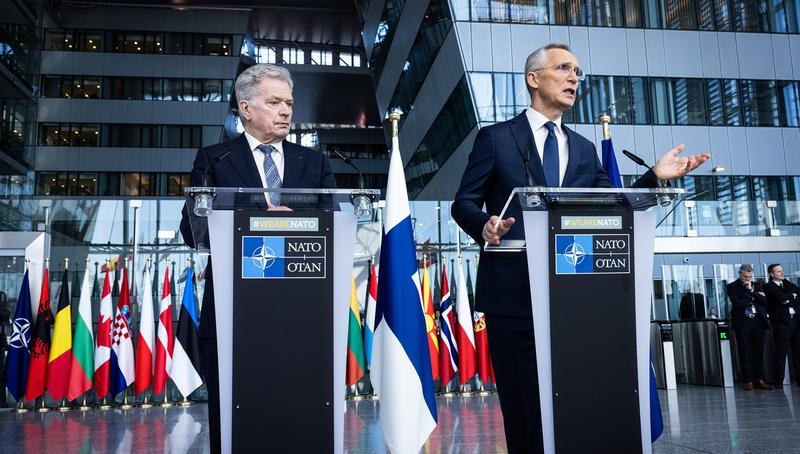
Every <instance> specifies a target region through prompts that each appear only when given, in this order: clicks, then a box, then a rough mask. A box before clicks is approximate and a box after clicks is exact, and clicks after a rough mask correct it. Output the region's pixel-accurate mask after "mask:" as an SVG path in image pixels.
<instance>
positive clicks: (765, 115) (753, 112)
mask: <svg viewBox="0 0 800 454" xmlns="http://www.w3.org/2000/svg"><path fill="white" fill-rule="evenodd" d="M740 83H741V93H742V113H743V114H744V125H745V126H778V125H779V124H780V123H779V121H778V97H777V92H776V91H775V81H774V80H741V81H740Z"/></svg>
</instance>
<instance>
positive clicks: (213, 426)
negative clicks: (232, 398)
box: [200, 337, 222, 454]
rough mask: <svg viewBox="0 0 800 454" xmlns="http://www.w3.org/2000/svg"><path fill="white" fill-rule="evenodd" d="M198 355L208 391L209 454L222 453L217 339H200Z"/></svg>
mask: <svg viewBox="0 0 800 454" xmlns="http://www.w3.org/2000/svg"><path fill="white" fill-rule="evenodd" d="M200 353H201V354H202V355H203V368H204V370H205V375H206V377H205V378H206V389H207V390H208V432H209V440H210V445H211V453H212V454H217V453H220V452H222V445H221V442H220V425H219V361H218V360H217V338H216V337H201V338H200Z"/></svg>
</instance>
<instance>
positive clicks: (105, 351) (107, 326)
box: [93, 267, 114, 399]
mask: <svg viewBox="0 0 800 454" xmlns="http://www.w3.org/2000/svg"><path fill="white" fill-rule="evenodd" d="M105 274H106V276H105V278H104V279H103V293H102V297H101V298H100V315H99V317H97V344H96V345H95V351H94V380H93V381H94V392H95V394H97V397H98V398H99V399H102V398H103V397H105V396H106V395H108V393H109V392H110V389H109V385H110V383H111V382H110V377H111V335H112V325H113V323H112V320H113V319H114V306H113V304H112V303H111V278H110V276H109V274H110V271H109V270H108V267H106V268H105Z"/></svg>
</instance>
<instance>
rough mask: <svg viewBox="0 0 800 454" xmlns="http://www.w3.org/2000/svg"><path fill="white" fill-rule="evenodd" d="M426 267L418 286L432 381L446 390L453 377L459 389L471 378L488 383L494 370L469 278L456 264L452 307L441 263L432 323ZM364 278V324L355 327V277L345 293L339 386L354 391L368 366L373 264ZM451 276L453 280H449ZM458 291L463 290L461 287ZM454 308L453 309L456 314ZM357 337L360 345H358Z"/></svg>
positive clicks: (357, 316) (373, 297)
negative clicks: (346, 318)
mask: <svg viewBox="0 0 800 454" xmlns="http://www.w3.org/2000/svg"><path fill="white" fill-rule="evenodd" d="M427 265H428V264H427V262H426V261H425V260H423V263H422V272H421V279H420V280H421V283H422V289H421V291H422V296H423V310H424V314H425V328H426V333H427V343H428V351H429V355H430V360H431V374H432V377H433V380H434V381H436V380H439V382H440V385H441V388H442V389H443V390H446V388H447V386H448V385H449V384H450V382H451V381H452V380H453V378H454V377H455V376H456V372H458V383H459V384H460V385H465V384H466V383H467V382H469V381H470V380H471V379H472V378H473V377H474V376H475V375H476V374H477V375H478V377H479V378H480V380H481V383H482V384H487V383H489V381H490V380H491V381H492V382H494V381H495V380H494V370H493V369H492V364H491V359H490V356H489V341H488V337H487V334H486V318H485V316H484V314H483V313H482V312H477V311H473V310H472V309H471V307H472V306H474V304H472V295H473V292H472V291H471V287H472V283H471V278H470V277H469V271H468V272H467V277H466V278H464V272H463V269H462V267H461V265H460V264H459V267H458V270H459V279H458V282H459V284H458V285H459V291H458V292H457V293H456V294H457V295H461V296H459V297H458V298H457V299H458V303H457V304H453V302H452V299H451V294H450V289H449V287H450V285H449V283H448V278H447V268H446V266H445V265H444V264H442V276H441V291H440V298H441V299H440V314H439V318H438V319H437V318H436V314H435V312H434V301H433V291H432V288H431V279H430V275H429V273H428V266H427ZM368 273H369V274H368V277H367V296H366V305H365V319H366V320H365V323H364V324H363V328H362V323H361V316H360V315H361V314H360V312H359V304H358V296H357V293H358V292H357V290H356V280H355V277H354V278H353V280H352V285H351V291H350V311H349V322H348V340H347V367H346V378H345V384H346V386H348V387H351V386H355V385H356V383H357V382H358V381H359V380H361V379H362V378H363V377H364V376H365V375H366V374H367V371H368V370H369V369H370V368H371V362H372V337H373V331H374V320H375V315H374V314H375V306H376V303H377V298H376V297H377V288H378V277H377V273H376V271H375V264H374V263H370V266H369V268H368ZM454 278H455V275H454V276H453V279H454ZM461 287H463V288H461ZM456 307H457V309H456ZM362 338H363V342H362Z"/></svg>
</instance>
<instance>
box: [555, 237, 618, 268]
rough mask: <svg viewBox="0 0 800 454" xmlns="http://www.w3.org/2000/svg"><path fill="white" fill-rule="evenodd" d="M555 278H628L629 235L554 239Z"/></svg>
mask: <svg viewBox="0 0 800 454" xmlns="http://www.w3.org/2000/svg"><path fill="white" fill-rule="evenodd" d="M555 248H556V250H555V256H556V274H630V272H631V268H630V262H631V260H630V255H631V254H630V236H629V235H628V234H594V235H564V234H556V235H555Z"/></svg>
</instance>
